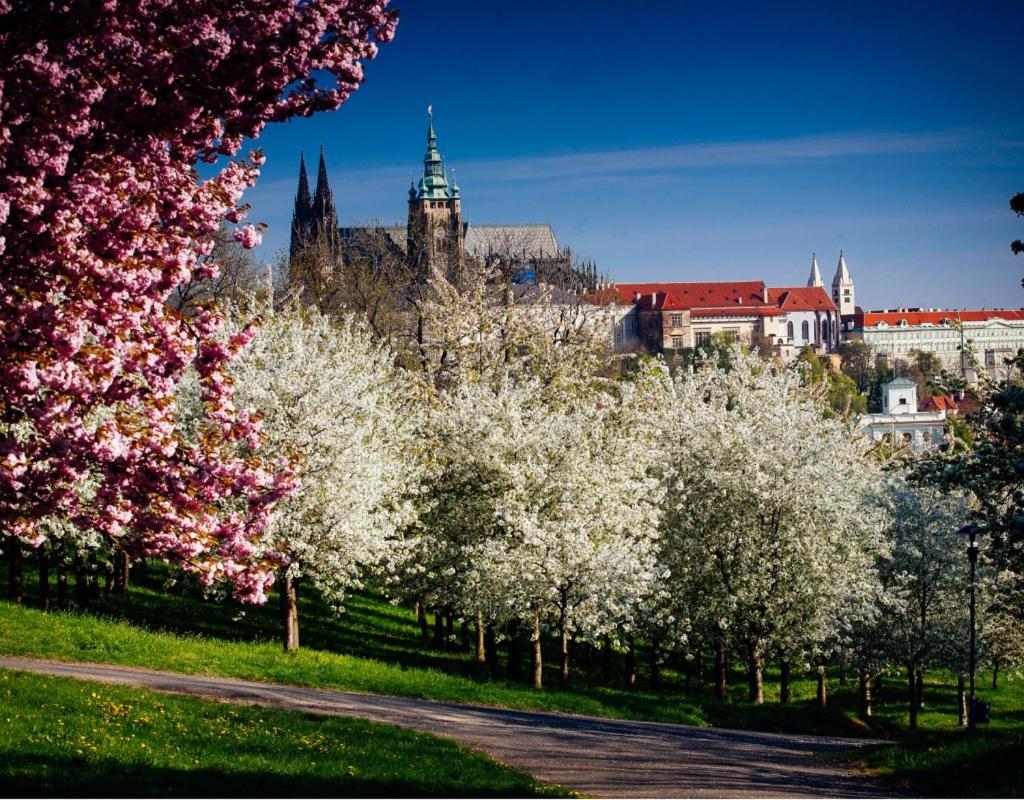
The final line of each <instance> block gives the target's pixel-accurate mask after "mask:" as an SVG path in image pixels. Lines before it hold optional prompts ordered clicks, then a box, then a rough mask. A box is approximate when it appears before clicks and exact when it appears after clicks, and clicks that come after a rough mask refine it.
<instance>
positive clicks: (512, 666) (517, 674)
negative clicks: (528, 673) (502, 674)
mask: <svg viewBox="0 0 1024 800" xmlns="http://www.w3.org/2000/svg"><path fill="white" fill-rule="evenodd" d="M505 671H506V674H507V675H508V678H509V680H512V681H518V680H519V679H520V678H522V677H523V640H522V638H521V637H520V635H519V623H518V622H513V623H512V624H511V625H509V627H508V663H507V664H506V665H505Z"/></svg>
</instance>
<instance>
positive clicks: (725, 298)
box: [615, 281, 779, 317]
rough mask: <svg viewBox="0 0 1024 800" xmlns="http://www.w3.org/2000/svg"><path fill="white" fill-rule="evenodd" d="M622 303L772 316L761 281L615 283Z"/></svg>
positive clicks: (708, 313) (774, 309)
mask: <svg viewBox="0 0 1024 800" xmlns="http://www.w3.org/2000/svg"><path fill="white" fill-rule="evenodd" d="M615 288H616V290H617V291H618V293H619V298H620V299H621V300H622V302H624V303H638V304H639V305H640V307H641V308H642V309H644V310H653V311H689V310H694V309H699V310H700V314H699V315H700V316H720V317H721V316H774V315H775V314H778V313H779V309H778V306H777V305H776V304H775V303H774V302H766V301H765V292H766V288H765V285H764V283H763V282H762V281H714V282H708V283H620V284H618V285H617V286H616V287H615Z"/></svg>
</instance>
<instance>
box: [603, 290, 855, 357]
mask: <svg viewBox="0 0 1024 800" xmlns="http://www.w3.org/2000/svg"><path fill="white" fill-rule="evenodd" d="M809 283H810V281H809ZM614 289H615V293H616V294H617V301H618V305H619V306H624V305H628V304H632V305H633V307H634V309H635V313H636V317H637V321H636V324H635V326H634V327H635V330H636V333H637V344H638V345H639V347H640V348H641V349H644V350H646V351H648V352H652V353H659V352H665V351H673V352H674V351H679V350H685V349H688V348H693V347H699V346H700V345H701V344H702V343H703V342H705V341H706V340H708V339H709V338H710V337H711V336H713V335H715V334H723V335H726V336H729V337H732V338H733V339H736V340H737V341H739V342H742V343H744V344H747V345H751V346H755V345H758V344H761V343H766V344H770V345H771V346H772V347H773V348H774V349H775V350H776V352H778V353H779V354H780V355H781V356H783V357H784V358H792V357H795V356H796V355H797V354H798V353H799V352H800V351H801V350H802V349H803V348H804V347H807V346H810V347H812V348H814V349H815V350H816V351H817V352H819V353H822V354H826V353H834V352H836V351H837V350H838V347H839V311H838V309H837V308H836V305H835V303H833V302H832V300H831V298H830V297H829V296H828V294H827V293H826V291H825V289H824V288H823V287H822V286H820V285H818V286H812V285H808V286H796V287H776V288H773V287H769V286H767V285H766V284H765V283H764V282H763V281H714V282H701V283H682V282H671V283H620V284H617V285H616V286H615V287H614Z"/></svg>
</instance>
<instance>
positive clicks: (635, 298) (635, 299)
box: [633, 292, 640, 303]
mask: <svg viewBox="0 0 1024 800" xmlns="http://www.w3.org/2000/svg"><path fill="white" fill-rule="evenodd" d="M633 302H634V303H639V302H640V292H633Z"/></svg>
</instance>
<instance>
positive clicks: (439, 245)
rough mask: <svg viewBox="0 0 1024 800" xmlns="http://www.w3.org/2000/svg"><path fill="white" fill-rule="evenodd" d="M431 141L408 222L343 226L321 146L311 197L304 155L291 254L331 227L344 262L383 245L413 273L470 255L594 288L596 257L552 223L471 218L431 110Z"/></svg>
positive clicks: (525, 275)
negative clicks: (579, 255) (576, 251)
mask: <svg viewBox="0 0 1024 800" xmlns="http://www.w3.org/2000/svg"><path fill="white" fill-rule="evenodd" d="M427 116H428V120H427V137H426V138H427V147H426V152H425V153H424V156H423V174H422V175H421V177H420V178H419V180H418V181H416V182H414V183H413V184H412V185H411V186H410V187H409V192H408V204H407V215H406V224H405V226H398V225H394V226H386V225H370V226H367V225H362V226H339V224H338V216H337V213H336V211H335V208H334V202H333V197H332V195H331V191H330V186H329V185H328V180H327V170H326V166H325V165H324V159H323V152H322V151H321V156H320V165H319V169H318V173H317V187H316V191H315V192H314V193H313V195H312V196H310V192H309V182H308V179H307V177H306V167H305V161H304V159H302V158H301V157H300V160H299V184H298V190H297V192H296V197H295V212H294V215H293V221H292V242H291V251H290V255H291V257H292V259H294V258H295V257H296V256H297V255H298V253H299V252H300V250H301V248H302V247H303V246H305V245H307V244H309V243H310V241H312V240H313V238H314V237H315V236H317V235H319V234H320V232H323V231H330V232H331V235H332V236H336V237H337V250H338V255H339V258H338V262H339V265H340V266H342V267H343V266H344V264H345V263H351V261H353V260H354V259H357V258H360V257H361V256H362V255H367V254H370V253H371V252H372V253H373V254H374V255H375V256H376V255H379V254H380V253H381V251H383V252H386V253H388V254H390V255H391V256H392V257H394V258H396V259H401V260H404V261H405V263H406V264H407V265H408V267H409V268H410V270H411V274H413V275H418V276H425V275H426V274H428V273H429V270H430V268H431V266H432V265H439V264H443V263H444V264H455V263H459V262H461V261H463V260H464V259H466V258H471V259H475V260H477V261H480V262H484V261H492V260H499V261H500V262H501V263H502V264H504V265H506V266H508V267H511V268H512V269H513V271H514V272H515V273H516V274H517V275H519V276H520V278H521V279H522V280H524V281H526V282H546V283H550V284H552V285H556V286H559V287H561V288H563V289H567V290H572V291H591V290H594V289H595V288H596V287H597V284H598V283H599V278H598V275H597V270H596V268H595V267H594V265H593V264H579V263H576V262H574V260H573V255H572V252H571V251H570V250H569V249H568V248H565V247H563V246H562V245H560V244H559V242H558V239H557V238H556V236H555V232H554V230H553V229H552V228H551V226H550V225H548V224H533V225H476V224H471V223H470V222H468V221H467V220H466V219H465V218H464V217H463V212H462V196H461V192H460V190H459V187H458V185H457V183H456V181H455V178H454V173H453V176H452V178H451V179H449V175H448V170H447V168H446V166H445V161H444V158H443V157H442V156H441V152H440V150H439V149H438V137H437V132H436V129H435V126H434V115H433V110H432V109H431V108H428V109H427Z"/></svg>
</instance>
